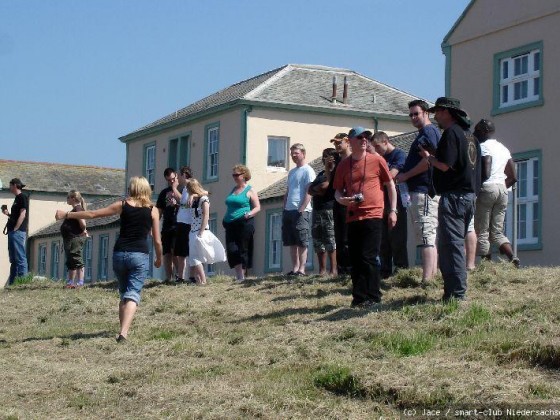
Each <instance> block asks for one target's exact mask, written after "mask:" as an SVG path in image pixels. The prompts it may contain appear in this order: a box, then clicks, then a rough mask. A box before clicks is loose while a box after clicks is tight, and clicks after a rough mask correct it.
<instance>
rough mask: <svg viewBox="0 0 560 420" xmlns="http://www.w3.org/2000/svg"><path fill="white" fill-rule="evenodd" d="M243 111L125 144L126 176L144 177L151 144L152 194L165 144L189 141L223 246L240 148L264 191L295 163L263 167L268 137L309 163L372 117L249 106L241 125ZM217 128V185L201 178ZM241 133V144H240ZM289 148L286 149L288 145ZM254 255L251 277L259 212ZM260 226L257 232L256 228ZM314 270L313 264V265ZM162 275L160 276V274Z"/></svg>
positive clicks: (388, 123)
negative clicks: (297, 150) (297, 146)
mask: <svg viewBox="0 0 560 420" xmlns="http://www.w3.org/2000/svg"><path fill="white" fill-rule="evenodd" d="M244 118H245V115H244V109H243V108H237V109H234V110H230V111H226V112H222V113H219V114H216V115H214V116H212V117H208V118H205V119H201V120H197V121H194V122H192V123H188V124H185V125H183V126H181V127H178V128H174V129H172V130H167V131H165V132H162V133H159V134H157V135H152V136H145V137H142V138H140V139H136V140H133V141H131V142H129V143H128V148H127V150H128V155H127V168H128V172H127V176H128V178H130V177H131V176H134V175H143V174H144V167H143V165H144V163H145V160H144V158H143V155H144V150H145V147H146V146H147V145H151V144H155V145H156V168H155V188H154V192H155V195H156V196H157V193H159V191H160V190H161V189H163V188H165V187H166V186H167V183H166V182H165V179H164V178H163V171H164V169H165V168H166V167H167V166H168V163H169V140H170V139H174V138H177V137H180V136H184V135H189V136H190V142H191V143H190V155H189V159H188V163H189V166H190V167H191V169H192V170H193V172H194V175H195V177H196V178H197V179H199V180H201V181H203V184H204V187H205V188H206V189H207V190H208V191H209V192H210V213H211V218H214V219H215V226H216V227H217V229H216V234H217V236H218V237H219V238H220V240H222V242H224V241H225V231H224V229H223V227H222V219H223V216H224V213H225V203H224V200H225V197H226V196H227V195H228V194H229V193H230V191H231V189H232V188H233V186H234V183H233V180H232V178H231V172H230V171H231V168H232V167H233V166H234V165H235V164H237V163H240V161H241V158H242V155H243V148H244V147H245V150H246V156H247V157H246V164H247V166H248V167H249V168H250V170H251V172H252V179H251V181H250V184H251V185H252V187H253V188H254V189H255V190H256V191H260V190H262V189H263V188H265V187H267V186H269V185H270V184H272V183H273V182H276V181H278V180H280V179H281V178H283V177H285V176H286V175H287V171H288V170H289V169H291V168H292V167H293V166H294V164H293V162H292V161H291V159H290V158H289V157H288V158H287V162H288V167H287V168H285V169H280V170H279V169H277V168H275V169H271V168H267V153H268V136H282V137H288V138H289V144H290V145H291V144H294V143H303V144H304V145H305V147H306V149H307V157H308V160H309V161H311V160H313V159H315V158H316V157H318V156H320V155H321V152H322V150H323V149H324V148H326V147H331V146H332V145H331V143H330V142H329V140H330V139H331V138H332V137H333V136H334V135H335V134H337V133H339V132H348V131H349V129H350V128H351V127H352V126H357V125H361V126H364V127H367V128H369V129H371V130H372V131H373V129H374V120H373V118H359V117H342V116H337V115H327V114H318V113H304V112H301V111H300V112H297V111H285V110H278V109H269V108H258V107H253V109H252V110H251V112H249V113H248V114H247V123H246V127H245V126H244V123H245V121H244ZM215 124H219V127H220V142H219V174H218V178H217V180H213V181H210V182H209V181H206V180H205V179H204V178H205V177H204V174H203V172H204V168H205V165H204V160H205V158H206V150H205V146H204V144H205V138H206V130H207V128H208V127H210V126H213V125H215ZM378 129H379V130H384V131H386V132H387V133H388V134H389V135H394V134H400V133H403V132H406V131H411V130H412V129H413V128H412V126H411V125H410V123H409V122H408V121H395V120H380V121H379V122H378ZM245 132H246V136H247V143H246V145H244V144H243V142H244V137H245ZM288 147H289V146H288ZM255 223H256V233H255V256H254V268H253V271H252V272H253V273H255V274H259V275H260V274H262V273H263V272H264V254H263V252H264V251H263V249H264V235H265V231H264V230H263V228H264V226H265V224H266V221H265V215H264V212H261V214H259V215H257V217H256V219H255ZM261 225H262V227H261ZM313 267H316V264H315V265H314V266H313ZM214 269H215V272H216V273H224V272H225V273H228V272H230V269H229V267H228V265H227V263H222V264H215V266H214ZM160 273H161V271H160Z"/></svg>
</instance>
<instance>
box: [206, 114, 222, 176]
mask: <svg viewBox="0 0 560 420" xmlns="http://www.w3.org/2000/svg"><path fill="white" fill-rule="evenodd" d="M219 149H220V126H219V125H213V126H211V127H208V128H207V129H206V174H205V175H206V178H205V179H206V180H215V179H217V178H218V170H219V159H220V154H219Z"/></svg>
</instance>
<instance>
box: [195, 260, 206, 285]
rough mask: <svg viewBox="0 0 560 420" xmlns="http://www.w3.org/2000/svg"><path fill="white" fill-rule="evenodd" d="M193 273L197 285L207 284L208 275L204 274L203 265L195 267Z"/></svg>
mask: <svg viewBox="0 0 560 420" xmlns="http://www.w3.org/2000/svg"><path fill="white" fill-rule="evenodd" d="M193 272H194V277H195V278H196V283H197V284H206V274H205V273H204V267H203V266H202V264H198V265H195V266H194V267H193Z"/></svg>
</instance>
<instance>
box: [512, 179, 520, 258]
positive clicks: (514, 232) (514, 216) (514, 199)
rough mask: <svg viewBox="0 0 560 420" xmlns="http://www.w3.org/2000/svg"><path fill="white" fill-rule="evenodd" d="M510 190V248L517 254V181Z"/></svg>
mask: <svg viewBox="0 0 560 420" xmlns="http://www.w3.org/2000/svg"><path fill="white" fill-rule="evenodd" d="M511 192H512V203H511V204H512V207H513V211H512V219H513V221H512V225H513V226H512V234H511V236H512V238H511V248H512V250H513V255H515V256H517V218H518V217H519V216H518V215H517V183H515V184H513V186H512V187H511Z"/></svg>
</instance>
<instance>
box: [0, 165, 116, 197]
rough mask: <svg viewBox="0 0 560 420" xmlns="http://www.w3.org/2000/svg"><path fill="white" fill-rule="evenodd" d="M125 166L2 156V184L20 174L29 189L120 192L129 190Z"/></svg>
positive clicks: (86, 193)
mask: <svg viewBox="0 0 560 420" xmlns="http://www.w3.org/2000/svg"><path fill="white" fill-rule="evenodd" d="M125 176H126V175H125V171H124V169H114V168H101V167H98V166H82V165H66V164H60V163H45V162H26V161H16V160H0V187H1V188H2V189H8V184H9V182H10V180H11V179H13V178H19V179H21V181H22V182H23V183H24V184H25V189H26V190H27V191H40V192H56V193H63V194H66V193H67V192H68V191H69V190H78V191H80V193H81V194H82V195H96V196H120V195H122V194H123V193H124V191H125Z"/></svg>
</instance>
